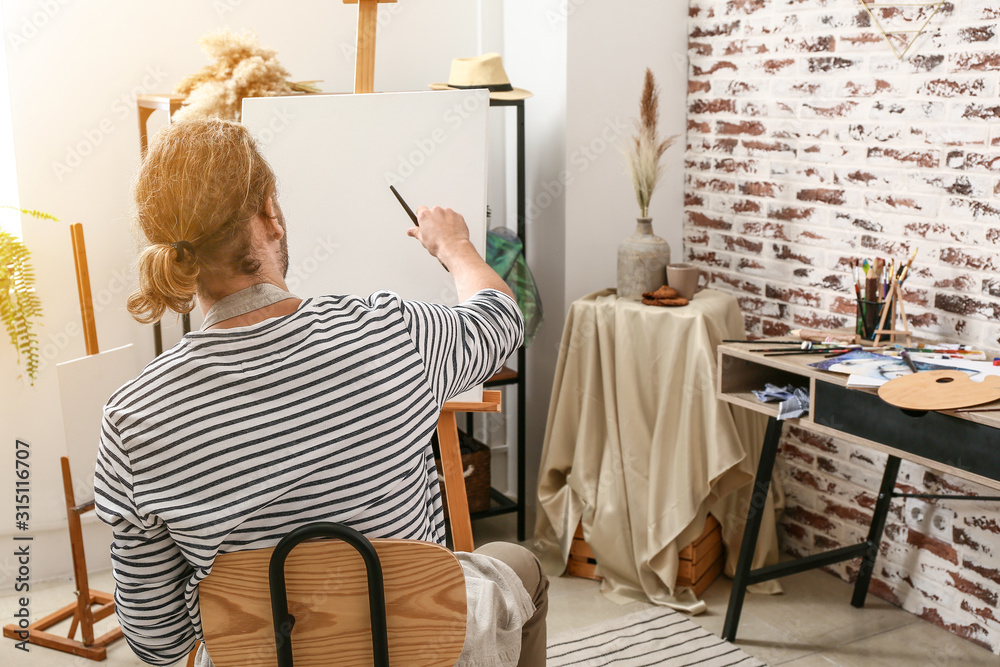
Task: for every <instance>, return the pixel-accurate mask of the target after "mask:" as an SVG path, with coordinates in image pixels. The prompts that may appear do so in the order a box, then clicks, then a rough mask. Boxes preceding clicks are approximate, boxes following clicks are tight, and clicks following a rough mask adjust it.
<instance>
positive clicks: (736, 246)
mask: <svg viewBox="0 0 1000 667" xmlns="http://www.w3.org/2000/svg"><path fill="white" fill-rule="evenodd" d="M722 240H723V242H724V243H725V244H726V250H730V251H740V250H743V251H746V252H749V253H752V254H754V255H756V254H759V253H760V251H761V250H763V249H764V242H763V241H752V240H750V239H748V238H746V237H745V236H724V237H722Z"/></svg>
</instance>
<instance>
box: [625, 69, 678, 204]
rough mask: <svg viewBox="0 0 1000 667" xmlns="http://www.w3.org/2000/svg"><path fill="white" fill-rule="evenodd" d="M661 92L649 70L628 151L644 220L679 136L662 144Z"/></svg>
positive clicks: (634, 185) (633, 180) (636, 193)
mask: <svg viewBox="0 0 1000 667" xmlns="http://www.w3.org/2000/svg"><path fill="white" fill-rule="evenodd" d="M659 105H660V91H659V88H658V87H657V85H656V79H655V78H654V77H653V73H652V72H651V71H650V70H649V68H648V67H647V68H646V78H645V82H644V84H643V87H642V97H641V98H640V100H639V119H638V120H637V121H636V123H635V125H636V134H635V136H633V137H632V141H631V142H629V144H628V147H627V149H626V151H625V154H626V157H627V159H628V166H629V172H630V173H631V175H632V185H633V187H634V188H635V198H636V200H637V201H638V202H639V211H640V212H641V217H643V218H648V217H649V202H650V200H651V199H652V198H653V191H654V190H655V189H656V184H657V182H659V180H660V177H661V176H662V175H663V165H662V164H660V158H661V157H663V154H664V153H666V152H667V149H668V148H670V147H671V146H673V145H674V142H676V141H677V138H678V137H679V136H680V135H677V134H674V135H672V136H669V137H667V138H666V139H664V140H663V141H660V136H659V131H658V130H657V127H656V124H657V120H658V117H659Z"/></svg>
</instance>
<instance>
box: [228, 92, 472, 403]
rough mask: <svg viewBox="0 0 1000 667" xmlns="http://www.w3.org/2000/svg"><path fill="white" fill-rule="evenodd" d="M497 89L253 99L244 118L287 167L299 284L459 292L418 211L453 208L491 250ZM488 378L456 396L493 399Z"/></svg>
mask: <svg viewBox="0 0 1000 667" xmlns="http://www.w3.org/2000/svg"><path fill="white" fill-rule="evenodd" d="M488 112H489V96H488V93H487V92H486V91H485V90H482V89H480V90H463V91H428V92H411V93H374V94H370V95H299V96H289V97H265V98H248V99H245V100H243V124H244V125H246V126H247V127H248V128H249V129H250V131H251V132H252V133H253V134H254V136H255V137H256V138H257V140H258V142H259V144H260V147H261V150H262V151H263V153H264V156H265V157H266V159H267V160H268V162H269V163H270V165H271V168H272V169H273V170H274V172H275V174H276V176H277V178H278V201H279V204H280V206H281V209H282V212H283V213H284V216H285V221H286V223H287V226H288V249H289V271H288V276H287V279H286V280H287V283H288V287H289V290H291V291H292V292H293V293H295V294H297V295H298V296H301V297H309V296H318V295H325V294H357V295H361V296H367V295H368V294H370V293H372V292H374V291H376V290H380V289H388V290H391V291H393V292H396V293H398V294H399V295H400V296H402V297H403V298H406V299H414V300H419V301H429V302H433V303H443V304H449V305H451V304H455V303H457V302H458V299H457V294H456V292H455V287H454V281H453V280H452V278H451V276H450V274H448V273H447V272H446V271H445V269H444V268H443V267H442V266H441V264H440V263H439V262H438V261H437V260H436V259H434V258H433V257H431V256H430V255H429V254H428V253H427V251H426V250H424V248H423V246H421V245H420V243H419V242H418V241H417V240H416V239H413V238H410V237H408V236H407V235H406V230H407V228H409V227H411V226H412V223H411V221H410V219H409V217H408V216H407V214H406V213H405V212H404V210H403V208H402V206H400V204H399V202H398V201H396V198H395V197H394V196H393V195H392V193H391V192H390V190H389V185H395V186H396V189H397V190H399V192H400V194H401V195H402V196H403V198H404V199H405V200H406V202H407V203H408V204H409V205H410V207H411V208H412V209H413V210H414V211H416V209H417V207H418V206H420V205H424V206H428V207H430V206H435V205H439V206H444V207H448V208H452V209H454V210H456V211H458V212H459V213H461V214H462V215H463V216H464V217H465V221H466V223H468V226H469V232H470V238H471V240H472V243H473V244H474V245H475V247H476V249H477V250H478V251H479V253H480V255H483V256H485V252H486V178H487V151H486V149H487V139H488V136H487V121H488V118H489V113H488ZM481 396H482V393H481V388H480V389H478V390H476V391H474V392H472V393H471V394H470V393H467V394H464V395H462V396H461V397H456V400H471V401H479V400H481Z"/></svg>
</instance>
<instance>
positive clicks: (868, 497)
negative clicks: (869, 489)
mask: <svg viewBox="0 0 1000 667" xmlns="http://www.w3.org/2000/svg"><path fill="white" fill-rule="evenodd" d="M851 500H853V501H854V502H855V503H857V504H858V505H860V506H861V507H864V508H865V509H869V510H873V511H874V510H875V504H876V503H877V502H878V498H876V497H875V496H873V495H872V494H870V493H865V492H864V491H862V492H861V493H856V494H854V495H853V496H852V497H851Z"/></svg>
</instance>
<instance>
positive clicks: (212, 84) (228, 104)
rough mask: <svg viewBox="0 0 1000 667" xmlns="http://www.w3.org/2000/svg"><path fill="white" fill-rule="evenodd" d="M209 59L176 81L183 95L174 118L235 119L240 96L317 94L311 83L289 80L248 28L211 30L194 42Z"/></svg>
mask: <svg viewBox="0 0 1000 667" xmlns="http://www.w3.org/2000/svg"><path fill="white" fill-rule="evenodd" d="M198 43H199V44H200V45H201V48H202V50H203V51H204V52H205V54H206V55H207V56H208V57H209V58H210V59H212V61H213V62H212V64H210V65H206V66H205V67H203V68H202V69H201V70H200V71H198V72H196V73H195V74H192V75H190V76H188V77H186V78H185V79H183V80H182V81H181V82H180V83H178V84H177V87H176V88H175V92H177V93H179V94H181V95H187V99H186V100H185V101H184V106H183V107H182V108H181V109H180V110H179V111H178V112H177V113H176V114H175V115H174V119H176V120H184V119H191V118H212V117H214V118H222V119H224V120H236V121H238V120H240V110H241V107H242V102H243V98H244V97H271V96H274V95H289V94H291V93H293V92H296V91H300V92H310V93H315V92H319V89H318V88H316V87H315V86H314V85H312V84H314V83H316V81H301V82H298V83H295V82H292V81H289V80H288V78H289V77H290V76H291V75H290V74H289V73H288V70H286V69H285V68H284V67H282V65H281V63H280V62H278V57H277V52H276V51H275V50H274V49H266V48H264V47H262V46H261V45H260V43H259V42H258V40H257V35H256V33H254V32H253V31H252V30H244V31H243V32H240V33H233V32H230V31H229V30H220V31H218V32H212V33H209V34H207V35H205V36H204V37H202V38H201V39H199V40H198Z"/></svg>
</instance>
